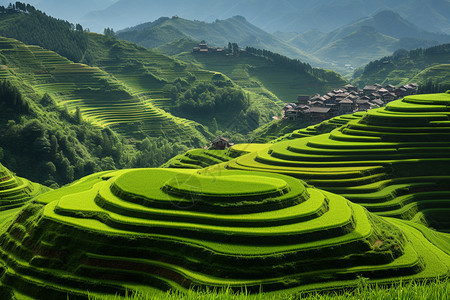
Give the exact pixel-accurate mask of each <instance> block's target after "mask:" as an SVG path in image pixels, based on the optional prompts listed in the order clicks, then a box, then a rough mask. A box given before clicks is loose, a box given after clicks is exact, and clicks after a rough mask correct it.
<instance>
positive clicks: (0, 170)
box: [0, 164, 50, 222]
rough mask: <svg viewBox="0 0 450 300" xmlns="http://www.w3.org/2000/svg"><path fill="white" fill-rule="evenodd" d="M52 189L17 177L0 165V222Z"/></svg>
mask: <svg viewBox="0 0 450 300" xmlns="http://www.w3.org/2000/svg"><path fill="white" fill-rule="evenodd" d="M49 190H50V189H49V188H47V187H44V186H41V185H40V184H37V183H34V182H31V181H29V180H27V179H25V178H21V177H18V176H15V175H14V174H13V173H12V172H11V171H9V170H8V169H7V168H5V167H4V166H3V165H2V164H0V222H2V221H3V219H4V218H5V217H7V216H9V215H10V213H11V211H9V210H12V209H15V208H19V207H21V206H23V205H24V204H25V203H27V202H29V201H30V200H31V199H32V198H34V197H36V196H37V195H39V194H42V193H44V192H47V191H49Z"/></svg>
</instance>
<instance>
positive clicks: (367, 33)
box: [279, 11, 450, 73]
mask: <svg viewBox="0 0 450 300" xmlns="http://www.w3.org/2000/svg"><path fill="white" fill-rule="evenodd" d="M279 36H280V37H281V38H282V39H283V40H284V41H285V42H287V43H289V44H290V45H292V46H295V47H297V48H299V49H301V50H303V51H305V52H307V53H310V54H311V55H314V56H315V57H318V58H319V59H321V60H323V61H328V62H331V63H332V64H334V67H333V69H335V70H338V71H340V72H344V73H348V72H349V70H348V69H347V70H346V68H345V65H348V64H350V65H352V66H361V65H364V64H367V63H368V62H370V61H371V60H375V59H378V58H381V57H383V56H387V55H389V54H390V53H392V52H393V51H395V50H397V49H400V48H403V49H407V50H410V49H416V48H428V47H431V46H434V45H438V44H440V43H448V42H450V35H447V34H442V33H432V32H428V31H425V30H422V29H420V28H418V27H417V26H416V25H415V24H413V23H411V22H409V21H407V20H405V19H404V18H402V17H401V16H400V15H399V14H398V13H395V12H393V11H381V12H379V13H376V14H375V15H373V16H371V17H367V18H363V19H360V20H358V21H356V22H353V23H350V24H348V25H346V26H343V27H340V28H338V29H336V30H334V31H332V32H330V33H328V34H325V33H322V32H319V31H317V30H314V31H309V32H305V33H303V34H294V33H290V34H288V33H284V34H280V35H279Z"/></svg>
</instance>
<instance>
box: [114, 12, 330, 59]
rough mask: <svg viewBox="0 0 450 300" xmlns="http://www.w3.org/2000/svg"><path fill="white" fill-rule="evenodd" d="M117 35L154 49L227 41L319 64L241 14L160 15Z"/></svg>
mask: <svg viewBox="0 0 450 300" xmlns="http://www.w3.org/2000/svg"><path fill="white" fill-rule="evenodd" d="M117 36H118V37H119V38H120V39H124V40H127V41H130V42H134V43H137V44H140V45H142V46H144V47H147V48H156V47H159V46H161V45H163V44H166V43H170V42H173V41H177V40H181V39H184V40H196V41H201V40H205V41H206V42H207V43H208V44H209V45H212V46H217V47H226V46H227V45H228V43H229V42H235V43H237V44H238V45H239V46H241V47H246V46H250V47H254V48H259V49H267V50H270V51H273V52H277V53H280V54H283V55H286V56H288V57H291V58H298V59H300V60H302V61H305V62H309V63H313V64H315V65H317V64H320V63H321V62H320V61H319V60H318V59H316V58H314V57H313V56H311V55H308V54H306V53H304V52H302V51H300V50H299V49H297V48H295V47H294V46H291V45H288V44H287V43H285V42H283V41H281V40H279V39H277V38H276V37H275V36H274V35H272V34H269V33H267V32H265V31H263V30H261V29H260V28H258V27H256V26H254V25H252V24H250V23H249V22H248V21H247V20H246V19H245V18H244V17H241V16H235V17H232V18H228V19H226V20H216V21H214V22H212V23H206V22H202V21H190V20H187V19H183V18H168V17H163V18H159V19H158V20H156V21H154V22H148V23H144V24H140V25H138V26H135V27H131V28H127V29H124V30H121V31H118V32H117Z"/></svg>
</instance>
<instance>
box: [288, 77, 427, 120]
mask: <svg viewBox="0 0 450 300" xmlns="http://www.w3.org/2000/svg"><path fill="white" fill-rule="evenodd" d="M417 88H418V85H417V84H415V83H411V84H408V85H403V86H400V87H395V86H393V85H391V84H389V85H387V86H384V87H383V86H382V85H380V84H375V85H368V86H365V87H364V88H363V89H359V88H358V87H355V86H353V85H351V84H347V85H346V86H344V87H342V88H340V89H337V90H333V91H331V92H329V93H327V94H325V95H319V94H317V95H314V96H312V97H310V96H298V98H297V103H289V104H287V105H286V106H285V107H284V108H283V118H286V119H289V120H298V119H301V120H307V121H310V122H311V123H318V122H322V121H324V120H327V119H330V118H332V117H335V116H339V115H343V114H350V113H354V112H357V111H366V110H369V109H372V108H376V107H382V106H384V105H386V104H387V103H389V102H391V101H393V100H396V99H400V98H403V97H405V96H408V95H413V94H417Z"/></svg>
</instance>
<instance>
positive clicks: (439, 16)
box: [42, 0, 450, 33]
mask: <svg viewBox="0 0 450 300" xmlns="http://www.w3.org/2000/svg"><path fill="white" fill-rule="evenodd" d="M42 1H44V0H42ZM96 1H107V0H93V1H91V2H92V3H96ZM92 10H93V11H92V12H91V13H89V14H87V15H86V16H85V18H84V20H83V21H84V23H83V25H84V26H88V27H90V28H91V29H93V30H97V31H102V30H103V28H105V27H114V28H115V29H119V28H125V27H130V26H134V25H137V24H140V23H144V22H148V21H151V20H156V19H158V18H159V17H161V16H173V15H179V16H180V17H183V18H186V19H192V20H200V21H208V22H211V21H214V20H216V19H226V18H229V17H232V16H234V15H242V16H244V17H245V18H246V19H247V20H249V22H251V23H252V24H255V25H256V26H259V27H261V28H262V29H263V30H265V31H268V32H275V31H285V32H298V33H302V32H306V31H308V30H310V29H319V30H321V31H323V32H330V31H332V30H334V29H335V28H338V27H341V26H344V25H346V24H349V23H351V22H354V21H356V20H358V19H360V18H363V17H367V16H370V15H373V14H375V13H377V12H379V11H382V10H392V11H395V12H397V13H399V14H400V15H401V16H402V17H403V18H405V19H406V20H408V21H409V22H412V23H414V24H416V25H417V26H418V27H421V28H424V29H426V30H428V31H431V32H447V33H448V32H450V0H373V1H362V0H296V1H292V0H266V1H256V0H226V1H225V0H216V1H210V2H208V5H205V2H204V1H200V0H190V1H182V0H166V1H155V0H153V1H146V0H119V1H117V2H116V3H114V4H112V5H111V6H109V7H108V8H106V9H103V10H97V11H95V8H92Z"/></svg>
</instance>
